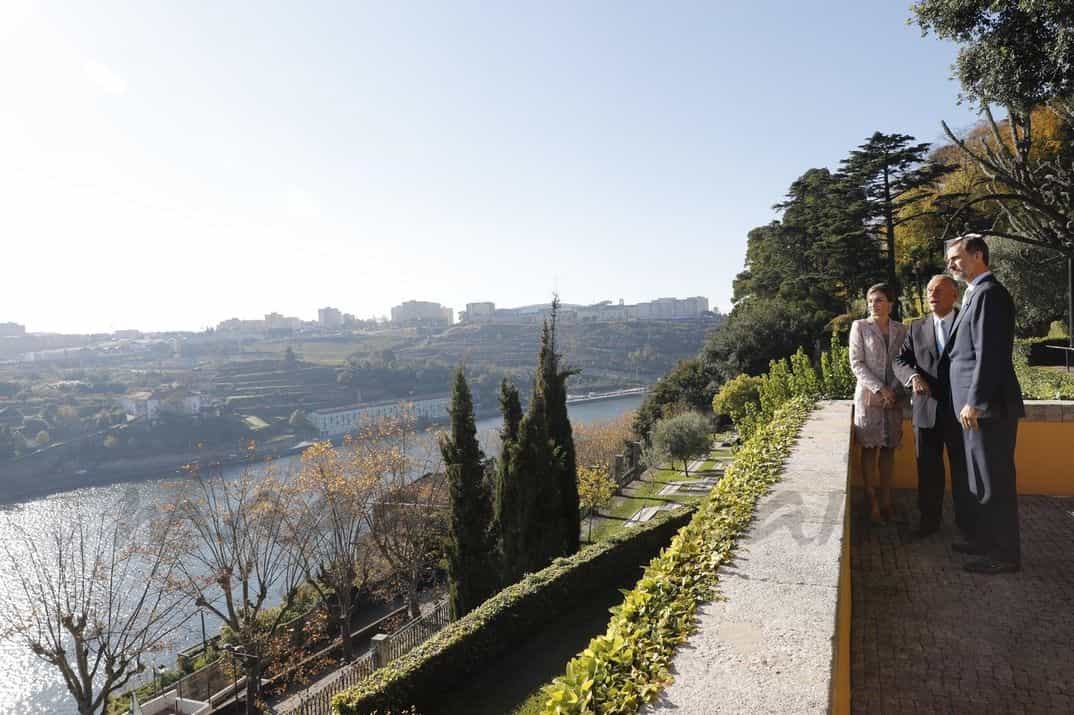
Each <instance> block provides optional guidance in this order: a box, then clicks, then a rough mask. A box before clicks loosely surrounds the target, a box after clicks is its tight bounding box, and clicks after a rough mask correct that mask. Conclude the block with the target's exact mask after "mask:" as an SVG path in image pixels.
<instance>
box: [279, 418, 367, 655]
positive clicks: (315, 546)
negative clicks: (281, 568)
mask: <svg viewBox="0 0 1074 715" xmlns="http://www.w3.org/2000/svg"><path fill="white" fill-rule="evenodd" d="M354 452H355V445H354V443H353V441H352V440H351V439H349V438H348V439H347V440H346V441H345V442H344V444H343V446H342V447H341V448H340V449H337V448H335V447H333V446H332V443H331V442H321V443H318V444H316V445H314V446H312V447H310V448H309V449H307V450H305V451H304V452H303V453H302V469H301V472H300V473H299V476H298V488H299V493H300V494H301V495H302V498H300V499H296V500H295V502H294V510H293V515H292V517H291V518H292V520H293V522H294V526H293V527H292V528H293V529H294V530H296V531H299V532H301V533H303V534H306V536H307V538H308V542H307V544H308V548H304V549H299V550H297V551H296V556H297V557H298V558H297V563H298V565H299V567H300V568H301V569H302V572H303V575H304V576H305V579H306V582H307V583H309V584H310V586H311V587H312V588H313V589H314V590H315V591H316V592H317V594H318V595H319V596H320V600H321V603H322V604H323V606H324V608H325V611H326V612H327V613H326V615H327V616H328V617H329V618H331V619H332V620H333V621H334V623H335V624H336V625H337V626H338V628H339V634H340V638H341V639H342V645H343V658H344V660H345V661H350V660H351V659H352V658H353V656H354V641H353V638H352V627H351V618H352V616H353V612H354V605H355V603H354V596H355V593H356V591H358V590H360V589H361V588H362V587H363V586H365V585H366V584H367V583H368V582H369V580H370V576H371V574H372V572H373V570H374V559H373V547H372V544H371V543H370V541H369V539H368V538H367V537H366V535H365V534H364V533H363V531H364V530H365V529H366V528H367V525H368V522H369V519H370V512H371V511H372V509H373V496H374V493H375V492H374V489H373V484H372V480H371V476H370V475H369V474H367V473H364V472H362V471H361V470H360V469H359V468H358V467H357V464H356V463H355V460H354V458H353V456H354Z"/></svg>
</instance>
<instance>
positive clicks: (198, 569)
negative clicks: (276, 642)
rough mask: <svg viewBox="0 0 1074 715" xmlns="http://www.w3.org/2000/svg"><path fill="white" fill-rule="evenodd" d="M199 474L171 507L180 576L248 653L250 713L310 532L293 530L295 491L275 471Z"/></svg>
mask: <svg viewBox="0 0 1074 715" xmlns="http://www.w3.org/2000/svg"><path fill="white" fill-rule="evenodd" d="M194 476H195V477H196V479H195V481H194V483H193V484H192V487H191V488H192V493H190V494H188V495H180V496H179V497H178V498H177V500H176V502H175V503H174V504H173V505H172V507H171V509H172V512H173V514H174V516H175V518H176V519H177V520H178V525H179V527H180V532H179V534H178V538H177V539H176V540H175V545H176V549H177V550H178V552H179V556H180V558H179V561H178V573H177V574H176V580H177V582H179V583H180V588H182V589H183V591H184V592H185V593H187V594H188V595H189V596H190V597H191V598H193V599H194V602H195V604H196V605H197V606H198V607H200V608H204V609H206V610H208V611H211V612H212V613H213V614H214V615H216V617H217V618H219V619H220V620H221V621H223V623H224V625H225V626H227V628H228V629H229V630H230V631H231V633H232V636H233V638H234V639H235V643H236V644H237V645H238V647H239V648H240V649H241V650H242V652H243V653H244V654H245V655H243V657H242V669H243V672H244V674H245V676H246V703H247V711H248V712H249V711H250V709H251V708H253V707H256V705H255V704H256V703H258V702H259V700H258V696H259V692H260V682H261V672H262V669H263V668H264V666H265V662H266V658H267V655H268V649H269V645H270V643H271V642H272V641H273V639H274V638H275V637H276V635H277V634H278V633H279V632H280V629H281V628H282V625H283V622H284V619H285V618H286V617H287V614H288V612H289V611H290V608H291V606H292V605H293V603H294V602H295V599H296V598H297V595H298V586H299V584H300V583H302V581H303V580H304V575H305V572H304V569H303V563H304V562H305V559H304V558H302V552H303V550H304V549H305V548H306V543H305V542H304V540H303V539H302V538H301V537H302V536H303V535H304V536H306V537H308V536H309V533H308V532H297V531H292V529H291V525H292V523H293V522H292V520H291V513H290V506H291V500H292V495H291V493H290V490H289V489H287V488H285V485H284V484H282V483H281V482H280V481H279V480H278V479H277V478H276V476H275V475H274V474H272V473H271V472H270V473H268V474H266V475H265V476H263V477H261V478H259V479H255V478H254V477H253V475H252V474H251V473H250V472H248V471H247V472H244V473H243V475H242V476H241V477H240V478H239V479H236V480H224V479H223V477H219V476H210V477H205V476H202V475H200V474H198V473H197V472H195V473H194ZM295 537H298V538H295ZM206 574H210V575H211V576H212V577H211V578H209V579H207V578H206V577H205V575H206ZM275 599H278V600H277V601H276V604H275V607H271V606H270V604H272V603H273V600H275Z"/></svg>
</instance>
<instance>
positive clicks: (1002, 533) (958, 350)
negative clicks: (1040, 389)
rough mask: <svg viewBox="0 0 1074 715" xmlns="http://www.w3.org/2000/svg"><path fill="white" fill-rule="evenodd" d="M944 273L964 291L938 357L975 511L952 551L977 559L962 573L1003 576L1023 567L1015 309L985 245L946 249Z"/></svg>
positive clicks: (966, 239) (954, 244) (969, 237)
mask: <svg viewBox="0 0 1074 715" xmlns="http://www.w3.org/2000/svg"><path fill="white" fill-rule="evenodd" d="M947 269H948V270H949V271H950V272H951V275H953V276H954V277H955V278H959V279H961V280H964V281H966V283H967V284H968V287H967V288H966V297H965V298H964V299H963V301H962V310H961V311H960V312H959V314H958V317H957V318H956V319H955V323H954V325H953V326H952V331H951V337H950V338H949V339H948V342H947V347H946V349H945V354H946V355H947V357H948V358H949V359H950V361H951V367H950V372H951V401H952V403H953V406H954V409H955V410H957V412H958V419H959V422H960V423H961V425H962V434H963V440H964V442H965V445H966V466H967V472H968V476H969V487H970V491H971V492H973V494H974V496H976V497H977V502H978V504H979V505H980V506H979V511H978V521H977V533H976V538H975V539H974V540H973V541H972V542H967V543H965V544H955V545H954V546H953V547H952V548H954V549H955V550H956V551H960V552H962V553H968V554H975V555H978V556H980V557H981V558H980V559H977V560H975V561H970V562H969V563H967V564H966V565H965V567H964V568H965V569H966V570H967V571H971V572H975V573H984V574H999V573H1010V572H1014V571H1017V570H1018V569H1019V568H1021V563H1022V552H1021V544H1020V539H1019V533H1018V493H1017V484H1016V480H1015V469H1014V447H1015V442H1016V440H1017V437H1018V420H1019V419H1021V418H1022V417H1024V416H1025V406H1024V405H1023V403H1022V388H1021V387H1020V386H1019V384H1018V378H1017V377H1016V376H1015V374H1014V364H1013V362H1012V360H1011V352H1012V350H1013V347H1014V302H1013V301H1012V300H1011V294H1010V293H1008V292H1007V289H1006V288H1004V287H1003V284H1002V283H1000V282H999V281H998V280H996V277H995V276H993V275H992V273H991V271H990V270H989V269H988V244H986V243H985V241H984V239H983V238H982V237H981V236H980V235H978V234H972V233H971V234H966V235H964V236H960V237H959V238H956V239H955V240H953V241H951V242H950V243H948V246H947Z"/></svg>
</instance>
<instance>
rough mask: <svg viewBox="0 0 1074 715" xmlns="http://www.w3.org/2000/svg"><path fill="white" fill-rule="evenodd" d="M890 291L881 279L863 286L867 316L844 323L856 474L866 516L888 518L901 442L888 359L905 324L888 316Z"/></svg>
mask: <svg viewBox="0 0 1074 715" xmlns="http://www.w3.org/2000/svg"><path fill="white" fill-rule="evenodd" d="M894 300H895V293H894V291H893V290H892V289H891V287H890V286H888V284H886V283H877V284H876V285H874V286H873V287H871V288H870V289H869V292H868V293H867V294H866V301H867V302H868V304H869V317H868V318H865V319H862V320H855V321H854V323H853V324H852V325H851V326H850V369H851V370H852V371H853V372H854V376H855V377H857V378H858V384H857V386H856V387H855V388H854V436H855V438H856V439H857V441H858V444H859V445H861V476H862V480H863V481H864V482H865V494H866V496H867V498H868V500H869V520H870V521H872V522H873V523H874V524H883V523H885V522H886V521H888V520H890V519H892V518H893V510H892V506H891V483H892V474H893V470H894V465H895V450H896V448H898V446H899V443H900V442H901V441H902V407H903V404H902V399H900V398H901V397H902V396H903V395H904V394H905V393H904V391H903V388H902V385H901V384H900V383H899V381H898V379H897V378H896V377H895V372H894V370H893V369H892V360H893V359H894V357H895V356H896V355H897V354H898V352H899V349H900V348H901V347H902V343H903V341H904V340H905V339H906V333H907V331H908V328H907V326H905V325H903V324H902V323H899V322H897V321H894V320H891V307H892V304H893V302H894Z"/></svg>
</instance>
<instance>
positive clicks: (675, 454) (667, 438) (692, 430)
mask: <svg viewBox="0 0 1074 715" xmlns="http://www.w3.org/2000/svg"><path fill="white" fill-rule="evenodd" d="M711 441H712V438H711V434H710V432H709V423H708V420H706V419H705V418H704V417H702V416H701V415H699V414H697V413H696V412H685V413H683V414H681V415H676V416H675V417H669V418H667V419H663V420H660V421H659V422H657V423H656V426H655V427H654V428H653V442H654V444H656V445H657V448H658V449H659V450H660V451H662V452H665V453H667V455H668V456H669V457H671V459H673V460H679V461H681V462H682V473H683V475H684V476H686V477H689V476H690V460H691V459H695V458H697V457H702V456H704V455H706V454H708V451H709V447H710V445H711Z"/></svg>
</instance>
